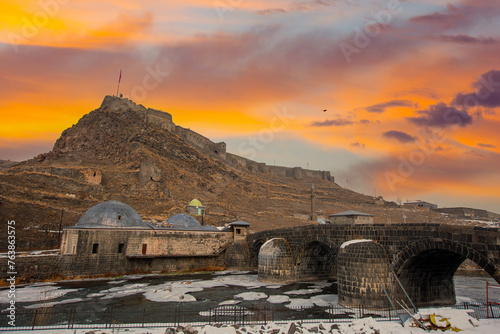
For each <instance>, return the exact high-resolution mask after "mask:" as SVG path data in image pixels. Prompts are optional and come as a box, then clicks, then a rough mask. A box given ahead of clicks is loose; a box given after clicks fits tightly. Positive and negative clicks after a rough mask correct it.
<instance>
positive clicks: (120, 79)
mask: <svg viewBox="0 0 500 334" xmlns="http://www.w3.org/2000/svg"><path fill="white" fill-rule="evenodd" d="M120 81H122V70H120V78H119V79H118V83H120Z"/></svg>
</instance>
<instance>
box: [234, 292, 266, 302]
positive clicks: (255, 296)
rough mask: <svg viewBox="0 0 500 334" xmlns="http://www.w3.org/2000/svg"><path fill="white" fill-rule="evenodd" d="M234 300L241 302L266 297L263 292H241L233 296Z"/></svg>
mask: <svg viewBox="0 0 500 334" xmlns="http://www.w3.org/2000/svg"><path fill="white" fill-rule="evenodd" d="M234 298H241V299H243V300H259V299H263V298H267V295H266V294H265V293H263V292H243V293H240V294H237V295H236V296H234Z"/></svg>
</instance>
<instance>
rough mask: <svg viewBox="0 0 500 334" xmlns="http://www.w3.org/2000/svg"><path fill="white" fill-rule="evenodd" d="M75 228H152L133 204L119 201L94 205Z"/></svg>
mask: <svg viewBox="0 0 500 334" xmlns="http://www.w3.org/2000/svg"><path fill="white" fill-rule="evenodd" d="M73 228H113V229H117V228H118V229H148V230H149V229H151V227H150V226H149V225H148V224H146V223H145V222H143V221H142V219H141V217H140V216H139V214H138V213H137V211H135V210H134V209H133V208H132V207H131V206H129V205H127V204H125V203H122V202H119V201H107V202H102V203H99V204H97V205H94V206H93V207H91V208H90V209H88V210H87V212H85V214H84V215H83V217H82V218H80V220H79V221H78V223H77V224H76V225H75V226H73Z"/></svg>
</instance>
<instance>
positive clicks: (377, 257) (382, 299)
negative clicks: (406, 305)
mask: <svg viewBox="0 0 500 334" xmlns="http://www.w3.org/2000/svg"><path fill="white" fill-rule="evenodd" d="M379 280H380V282H381V283H382V284H383V285H384V287H385V289H386V290H387V292H388V293H389V294H391V293H392V291H393V290H394V289H393V279H392V277H391V275H390V262H389V258H388V256H387V254H386V252H385V250H384V248H383V247H382V246H381V245H380V244H378V243H375V242H373V241H371V240H352V241H349V242H346V243H344V244H343V245H342V246H341V247H340V251H339V254H338V257H337V284H338V297H339V304H340V305H342V306H346V307H359V306H363V307H367V308H373V309H380V308H388V307H390V303H389V301H388V299H387V297H386V295H385V293H384V290H383V288H382V285H381V284H380V282H379Z"/></svg>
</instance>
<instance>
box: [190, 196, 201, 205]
mask: <svg viewBox="0 0 500 334" xmlns="http://www.w3.org/2000/svg"><path fill="white" fill-rule="evenodd" d="M189 205H191V206H202V205H201V202H200V201H199V200H197V199H196V198H195V199H193V200H192V201H191V202H189Z"/></svg>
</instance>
